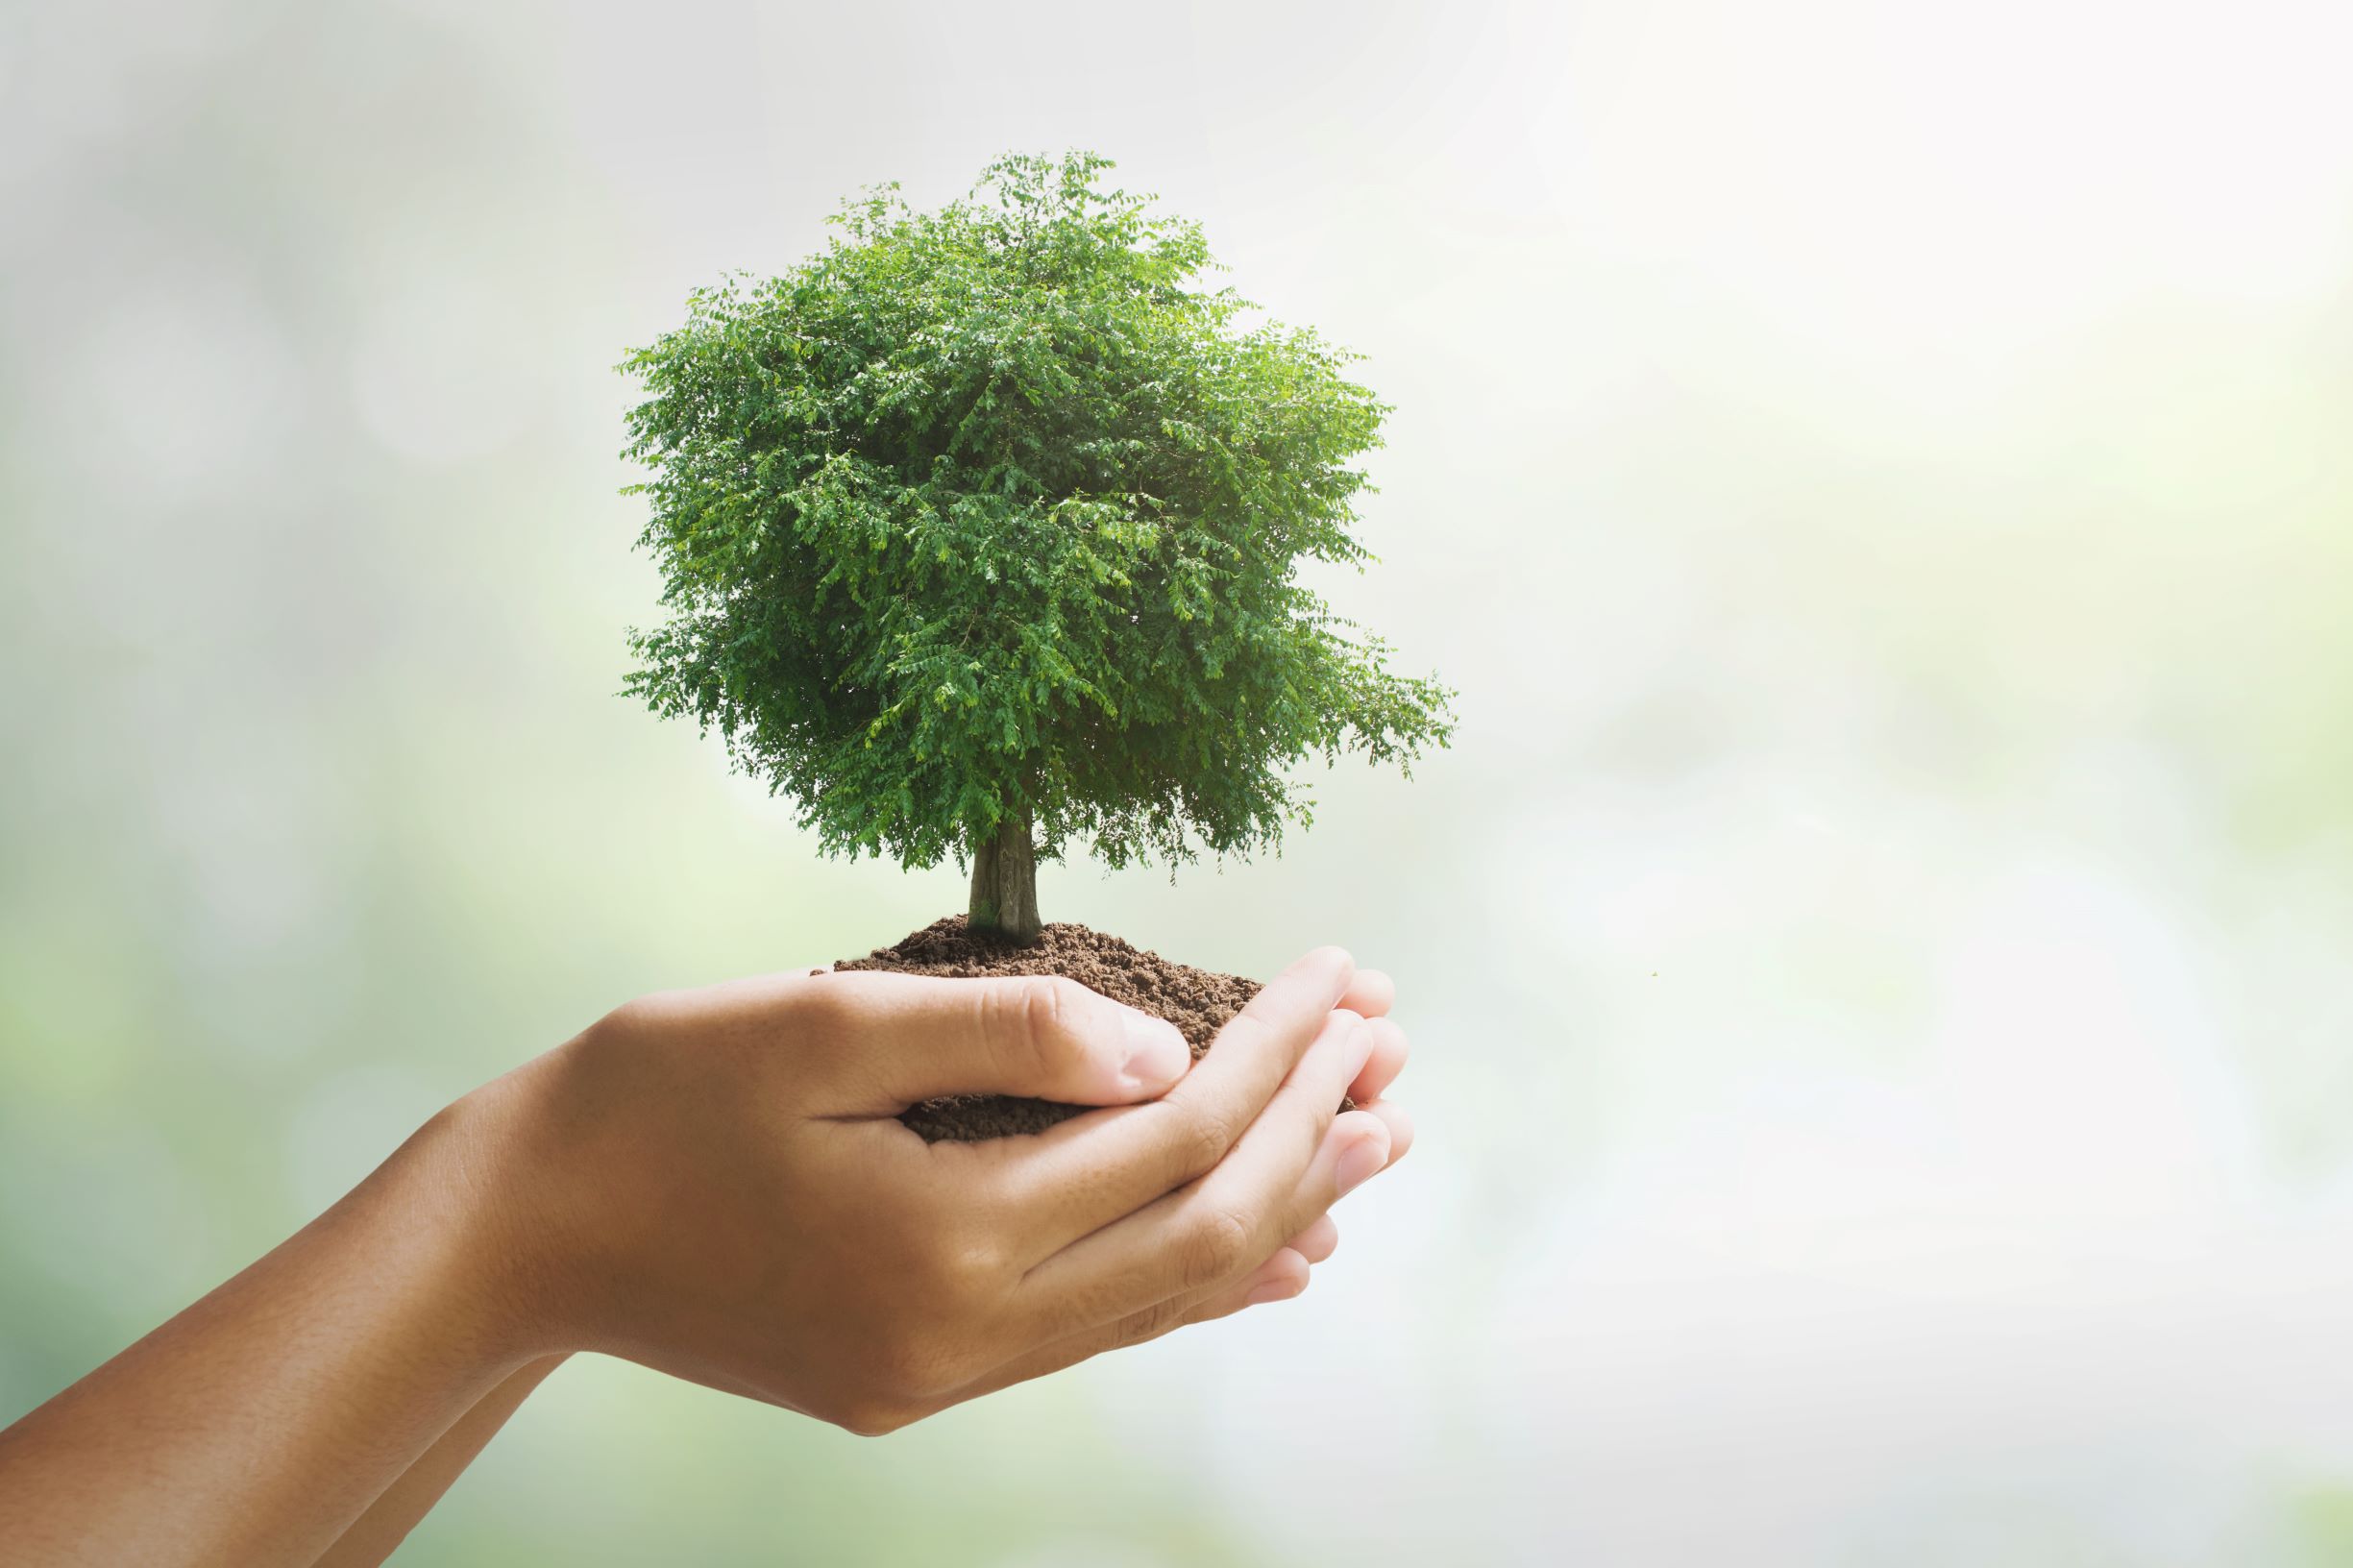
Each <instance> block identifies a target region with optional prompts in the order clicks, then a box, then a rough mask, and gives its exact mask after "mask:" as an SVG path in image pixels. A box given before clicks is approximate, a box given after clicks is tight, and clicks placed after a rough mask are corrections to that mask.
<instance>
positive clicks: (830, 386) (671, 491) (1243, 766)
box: [622, 154, 1449, 866]
mask: <svg viewBox="0 0 2353 1568" xmlns="http://www.w3.org/2000/svg"><path fill="white" fill-rule="evenodd" d="M1110 167H1111V164H1110V162H1109V161H1108V160H1107V159H1101V158H1097V157H1093V156H1091V155H1085V154H1073V155H1070V156H1068V157H1066V158H1064V159H1060V160H1056V159H1045V158H1035V157H1010V158H1006V159H1000V160H998V161H997V162H996V163H994V164H993V165H991V166H990V168H989V169H988V170H987V171H986V172H985V173H984V175H983V176H982V180H981V183H980V184H978V185H977V186H976V187H975V188H974V190H973V191H972V193H971V194H970V195H968V196H967V197H966V198H965V199H963V200H961V201H959V202H956V203H953V204H951V205H949V206H948V207H946V208H944V209H942V210H940V211H938V212H930V213H925V212H917V211H914V210H912V209H911V208H908V207H907V205H906V204H905V203H904V202H903V201H901V200H900V199H899V197H898V195H897V192H896V187H895V186H885V187H882V188H881V189H879V190H876V191H873V192H870V194H869V195H868V196H867V197H865V198H864V199H861V200H856V201H852V202H849V203H846V204H845V206H844V208H843V209H842V211H841V212H840V213H839V214H838V215H837V216H836V218H835V219H834V220H833V221H834V222H835V223H836V224H837V225H838V226H839V228H840V229H841V231H842V232H841V233H839V234H838V235H836V237H835V238H834V240H833V242H832V244H831V246H830V247H829V248H828V249H827V250H826V251H825V252H824V253H823V254H822V255H820V256H817V257H812V258H811V259H809V260H808V261H805V262H803V263H802V264H801V265H799V266H798V267H796V268H795V269H793V270H792V271H790V272H787V273H785V274H784V275H783V276H782V277H779V278H776V279H773V280H770V281H767V282H757V281H752V280H748V279H743V278H736V279H730V280H729V281H727V282H724V283H723V284H722V285H721V286H719V287H717V288H713V289H707V290H701V291H699V292H698V293H696V294H695V296H694V297H693V300H692V302H691V304H692V310H691V315H690V317H689V319H688V321H687V323H686V324H685V325H684V326H683V327H680V328H678V329H677V330H675V331H671V332H669V333H667V334H665V335H664V336H663V337H662V338H661V339H660V340H659V341H658V342H656V343H654V344H653V345H652V346H651V347H650V348H647V349H643V350H640V351H638V352H637V353H635V354H633V355H630V357H629V358H628V359H627V360H626V361H625V362H624V364H623V367H622V368H623V369H624V370H626V371H629V372H632V373H634V374H635V375H636V376H638V377H640V378H641V379H642V380H643V384H644V388H645V394H646V397H645V401H644V402H643V403H641V404H638V406H637V407H636V408H635V409H633V410H632V411H631V413H630V415H629V430H630V434H631V437H632V439H631V442H630V444H629V446H628V448H627V449H626V455H628V456H630V457H632V458H635V459H637V460H639V461H640V462H642V463H643V464H645V465H646V466H647V467H648V468H649V469H650V478H648V479H647V480H646V482H645V483H643V484H640V485H635V486H632V487H631V493H633V494H643V495H646V496H648V497H650V499H651V502H652V508H653V515H652V520H651V521H650V523H649V524H648V525H647V527H646V530H645V533H644V535H643V537H642V539H641V540H640V544H641V545H642V546H643V547H645V548H646V549H648V550H650V551H652V552H653V554H654V555H655V556H656V558H657V559H658V560H659V562H660V564H661V570H662V576H663V596H662V602H663V603H664V605H665V606H666V607H667V608H668V610H669V612H670V619H669V621H668V623H667V624H665V625H661V626H659V627H657V628H656V629H653V630H650V631H642V632H637V633H634V634H633V635H632V638H631V644H632V646H633V648H634V649H635V650H636V652H637V654H638V655H639V658H640V661H641V662H640V666H639V668H638V669H637V671H636V672H635V674H633V675H632V676H631V677H630V681H629V685H628V690H629V691H631V692H632V693H635V694H637V695H639V696H642V697H644V698H646V699H647V700H648V702H649V703H650V704H651V706H652V707H653V708H654V709H655V710H656V711H657V712H659V713H661V714H664V715H666V716H679V715H687V714H691V715H693V716H694V717H695V718H696V719H697V720H698V721H699V723H701V724H702V725H703V726H704V728H705V729H706V730H707V729H709V728H711V727H713V726H716V727H717V728H718V729H719V730H720V731H721V732H722V733H723V735H724V736H725V738H726V742H727V745H728V747H729V749H730V751H731V752H732V754H733V755H734V757H735V759H736V760H737V762H738V763H739V765H741V766H742V767H743V768H745V769H746V770H747V771H748V772H751V773H753V774H755V775H757V776H760V777H763V778H765V779H766V780H768V782H769V783H770V785H771V787H772V789H773V790H775V791H777V792H779V793H784V794H789V795H791V796H793V797H794V798H795V799H797V801H798V802H799V803H800V807H801V812H802V818H803V821H805V822H806V823H808V824H809V825H812V826H814V827H815V828H816V829H817V831H818V832H819V834H820V836H821V841H822V843H823V844H824V845H825V846H826V848H827V849H828V850H831V851H835V852H846V853H851V854H855V853H857V852H859V851H861V850H870V851H873V852H876V853H880V852H882V851H885V850H888V851H889V852H890V853H892V854H894V855H895V856H896V857H897V858H898V859H899V860H900V861H901V862H903V863H905V864H907V865H910V866H931V865H935V864H937V863H938V862H939V861H940V860H941V859H942V858H944V857H945V856H949V855H958V856H961V855H962V854H963V853H964V852H965V851H966V850H967V849H968V848H969V847H970V846H971V845H975V844H977V843H979V842H981V841H982V840H983V839H984V838H985V837H986V836H987V835H988V834H989V833H990V832H991V831H992V830H993V827H994V826H995V824H996V823H997V822H998V821H1000V819H1003V818H1006V817H1009V816H1017V815H1019V814H1020V813H1022V812H1023V811H1024V810H1026V812H1027V814H1028V815H1029V816H1030V817H1031V818H1032V819H1033V820H1034V821H1035V823H1036V827H1037V836H1038V844H1039V849H1040V852H1041V853H1042V854H1046V855H1057V854H1060V853H1061V852H1062V850H1063V848H1064V847H1065V845H1066V844H1068V843H1069V842H1070V841H1071V840H1073V839H1085V840H1088V841H1091V843H1092V845H1093V846H1094V849H1095V852H1096V853H1097V854H1098V855H1100V856H1101V857H1102V858H1103V859H1105V860H1106V861H1108V862H1109V863H1110V864H1112V865H1114V866H1119V865H1124V864H1126V863H1127V862H1129V861H1131V860H1135V859H1140V858H1148V857H1150V856H1153V855H1158V856H1161V857H1164V858H1166V859H1168V860H1170V861H1172V862H1173V861H1178V860H1184V859H1189V858H1190V857H1191V855H1192V854H1193V853H1194V852H1195V847H1196V841H1197V843H1198V845H1199V846H1200V847H1206V848H1208V849H1210V850H1213V851H1214V852H1217V853H1239V852H1245V851H1247V850H1248V849H1250V848H1252V847H1253V846H1257V845H1268V844H1272V843H1275V842H1277V841H1279V838H1280V835H1281V831H1282V827H1283V824H1284V822H1285V821H1286V820H1289V819H1296V820H1300V821H1305V820H1306V819H1307V815H1308V809H1309V807H1310V805H1311V801H1310V799H1309V797H1308V796H1307V795H1306V793H1305V791H1304V790H1303V789H1302V788H1301V786H1300V785H1299V784H1298V783H1296V782H1295V781H1294V780H1292V779H1291V778H1289V777H1288V776H1287V772H1288V771H1289V770H1290V769H1291V768H1292V767H1293V765H1295V764H1297V763H1298V762H1300V761H1302V760H1303V759H1305V758H1306V757H1308V756H1310V755H1311V754H1321V755H1322V756H1323V757H1324V758H1325V759H1326V760H1327V761H1330V760H1333V759H1335V758H1336V757H1337V756H1338V755H1339V754H1340V753H1341V752H1342V751H1347V750H1359V751H1362V752H1363V753H1365V754H1366V755H1367V756H1368V757H1370V758H1371V759H1372V760H1373V761H1375V762H1384V761H1391V760H1395V761H1398V762H1399V763H1400V764H1401V765H1402V764H1404V763H1406V762H1409V760H1410V759H1411V758H1412V757H1413V756H1414V755H1415V754H1417V752H1418V751H1419V749H1420V748H1421V747H1424V746H1426V745H1440V746H1442V745H1444V744H1445V741H1446V738H1447V735H1448V730H1449V720H1448V714H1447V707H1446V701H1447V698H1448V696H1449V694H1448V693H1447V692H1446V690H1445V689H1444V688H1443V687H1441V686H1439V685H1437V684H1436V683H1434V681H1430V680H1423V679H1412V678H1408V677H1404V676H1400V675H1397V674H1392V673H1390V672H1389V670H1388V669H1387V668H1386V665H1385V649H1384V647H1383V645H1382V644H1381V643H1380V642H1378V641H1377V640H1372V639H1363V638H1357V637H1354V636H1352V635H1351V634H1352V632H1353V631H1354V628H1353V627H1352V626H1351V625H1349V624H1348V623H1346V622H1343V621H1340V620H1339V619H1337V618H1336V617H1335V616H1334V615H1332V614H1331V612H1330V611H1329V609H1328V608H1327V607H1326V605H1325V603H1324V602H1323V600H1321V599H1319V598H1318V597H1317V596H1316V595H1315V594H1313V593H1311V592H1310V591H1309V590H1308V589H1307V588H1305V587H1303V586H1302V585H1301V584H1300V583H1299V582H1298V581H1297V580H1296V567H1297V564H1298V562H1299V561H1300V560H1302V559H1304V558H1312V559H1316V560H1322V561H1332V562H1341V563H1349V564H1356V565H1361V564H1362V563H1363V562H1364V561H1365V560H1366V559H1367V556H1366V554H1365V551H1363V549H1362V548H1361V547H1360V545H1359V544H1358V543H1357V542H1356V540H1355V539H1354V538H1353V537H1351V535H1350V532H1349V527H1350V526H1351V524H1352V523H1353V522H1354V521H1355V513H1354V511H1353V503H1354V502H1355V499H1356V497H1357V496H1358V495H1359V494H1360V493H1361V492H1362V491H1363V490H1364V489H1365V487H1366V484H1365V477H1364V475H1363V474H1362V473H1361V472H1360V470H1358V469H1357V468H1355V467H1353V466H1351V465H1352V462H1353V460H1354V459H1355V458H1357V457H1358V455H1359V454H1360V453H1363V452H1365V451H1367V450H1368V449H1370V448H1372V447H1374V446H1376V445H1378V444H1379V440H1380V435H1379V431H1380V425H1381V416H1382V414H1383V412H1384V411H1385V407H1384V405H1383V404H1380V403H1378V402H1376V401H1375V399H1374V398H1373V395H1372V394H1371V393H1370V392H1368V391H1366V390H1365V389H1364V388H1363V387H1361V386H1359V385H1357V384H1355V383H1354V382H1352V381H1350V380H1347V379H1346V377H1345V376H1344V375H1343V374H1342V372H1343V369H1344V367H1345V365H1346V364H1347V363H1348V361H1349V360H1350V359H1351V358H1352V357H1353V356H1352V355H1346V354H1343V353H1341V352H1339V351H1337V350H1336V349H1334V348H1332V347H1331V346H1329V345H1327V344H1326V343H1325V342H1324V341H1323V340H1322V339H1321V338H1320V337H1318V336H1317V335H1316V334H1315V333H1314V332H1313V331H1305V330H1299V329H1290V328H1285V327H1280V326H1274V325H1257V326H1251V325H1246V324H1245V321H1244V316H1245V313H1247V312H1249V311H1250V310H1251V309H1252V306H1249V305H1248V304H1247V302H1245V301H1243V300H1240V299H1238V298H1237V297H1236V296H1235V295H1234V293H1233V292H1232V291H1231V290H1230V289H1216V290H1205V289H1202V288H1198V287H1195V286H1192V285H1193V283H1194V281H1195V280H1196V279H1197V278H1198V277H1199V275H1201V274H1202V273H1203V272H1204V271H1206V270H1209V269H1211V268H1213V266H1214V263H1213V261H1212V259H1211V257H1210V254H1209V251H1208V249H1207V248H1206V247H1205V245H1204V244H1203V242H1202V237H1201V231H1200V228H1199V226H1198V225H1196V224H1193V223H1190V222H1187V221H1184V220H1181V219H1177V218H1173V217H1168V216H1164V215H1160V214H1158V213H1155V212H1154V211H1153V210H1151V207H1150V198H1147V197H1140V196H1131V195H1128V194H1126V193H1125V192H1122V191H1117V190H1112V191H1106V190H1104V189H1103V188H1101V185H1100V184H1099V179H1100V176H1101V175H1102V173H1103V171H1105V170H1107V169H1109V168H1110Z"/></svg>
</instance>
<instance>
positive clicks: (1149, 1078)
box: [1120, 1008, 1192, 1090]
mask: <svg viewBox="0 0 2353 1568" xmlns="http://www.w3.org/2000/svg"><path fill="white" fill-rule="evenodd" d="M1191 1064H1192V1050H1191V1048H1190V1047H1189V1046H1188V1045H1187V1044H1186V1043H1185V1037H1184V1036H1183V1035H1181V1034H1179V1033H1177V1026H1176V1025H1175V1024H1173V1023H1170V1022H1169V1021H1168V1020H1167V1019H1165V1018H1155V1017H1147V1016H1146V1015H1144V1014H1141V1013H1139V1012H1136V1011H1135V1010H1134V1009H1133V1008H1131V1009H1129V1010H1128V1013H1127V1065H1126V1066H1123V1067H1122V1068H1121V1069H1120V1071H1121V1074H1122V1085H1121V1087H1122V1088H1125V1089H1128V1090H1140V1089H1149V1090H1162V1089H1165V1088H1167V1087H1168V1086H1169V1085H1170V1084H1172V1083H1174V1082H1176V1080H1177V1079H1178V1078H1179V1077H1181V1076H1183V1074H1184V1071H1185V1069H1186V1068H1187V1067H1188V1066H1191Z"/></svg>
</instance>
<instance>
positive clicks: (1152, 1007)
mask: <svg viewBox="0 0 2353 1568" xmlns="http://www.w3.org/2000/svg"><path fill="white" fill-rule="evenodd" d="M834 968H836V969H896V970H900V971H902V972H905V973H908V974H937V975H949V976H954V977H956V978H959V979H971V978H973V977H976V976H981V975H993V974H1063V975H1068V976H1069V977H1070V978H1071V979H1073V980H1076V981H1078V982H1079V983H1080V984H1081V985H1084V986H1087V987H1089V988H1091V989H1092V990H1094V991H1098V992H1102V993H1103V994H1104V995H1106V996H1109V997H1110V998H1111V999H1112V1000H1113V1001H1115V1002H1125V1003H1127V1005H1128V1006H1130V1007H1133V1008H1137V1009H1139V1010H1140V1011H1142V1012H1145V1013H1149V1014H1152V1015H1153V1016H1154V1017H1163V1018H1166V1019H1167V1020H1168V1021H1169V1022H1170V1023H1173V1024H1175V1025H1176V1026H1177V1030H1178V1032H1179V1033H1181V1034H1182V1035H1184V1037H1185V1041H1186V1043H1187V1044H1189V1045H1190V1046H1191V1047H1192V1052H1193V1060H1195V1061H1196V1062H1197V1061H1199V1060H1200V1059H1201V1057H1202V1056H1203V1055H1204V1054H1205V1053H1206V1052H1207V1051H1208V1050H1209V1048H1210V1041H1212V1040H1213V1039H1215V1038H1216V1035H1217V1031H1218V1030H1220V1029H1222V1028H1224V1027H1225V1025H1226V1020H1227V1019H1229V1018H1231V1017H1234V1015H1235V1014H1237V1013H1239V1012H1240V1011H1241V1010H1242V1004H1243V1003H1245V1002H1247V1001H1249V1000H1250V998H1251V997H1253V996H1255V995H1257V994H1258V991H1259V983H1258V982H1257V981H1256V980H1245V979H1243V978H1242V977H1241V976H1239V975H1237V974H1219V973H1217V972H1216V971H1215V970H1213V969H1196V968H1193V967H1192V966H1191V965H1189V964H1175V963H1171V962H1169V961H1168V960H1167V959H1164V958H1163V957H1161V956H1160V954H1158V953H1150V952H1145V951H1144V950H1143V949H1141V948H1140V947H1133V946H1130V945H1129V944H1128V943H1124V942H1121V941H1120V940H1119V939H1118V938H1117V937H1115V936H1110V935H1107V934H1106V933H1104V932H1101V931H1094V930H1090V929H1089V928H1088V927H1086V926H1083V925H1077V924H1071V923H1066V922H1057V923H1054V924H1051V925H1047V926H1045V927H1044V928H1043V929H1042V930H1041V931H1040V932H1039V934H1038V942H1037V944H1036V945H1034V946H1029V947H1017V946H1014V945H1012V944H1010V943H1003V942H998V941H996V940H994V939H993V938H989V937H981V936H975V935H973V934H972V933H971V932H969V931H967V930H966V929H965V923H964V917H963V916H961V915H950V916H948V917H946V918H945V919H938V920H934V921H932V923H931V924H929V925H927V926H925V927H923V929H922V930H920V931H917V932H914V933H912V934H910V935H909V936H907V937H906V938H905V939H903V940H902V941H900V942H898V943H895V945H893V946H889V947H877V948H875V949H874V950H873V952H871V953H870V954H868V955H867V956H866V957H864V958H856V959H849V960H847V961H846V962H843V963H840V964H836V965H835V966H834ZM1086 1109H1088V1108H1087V1107H1085V1106H1078V1105H1060V1104H1057V1103H1056V1102H1054V1101H1052V1100H1034V1099H1028V1098H1025V1097H1018V1096H1015V1095H1009V1094H950V1095H946V1096H944V1097H943V1098H940V1099H936V1100H925V1101H924V1102H923V1103H922V1104H920V1105H918V1106H915V1107H913V1108H911V1109H910V1110H908V1111H907V1112H906V1113H905V1114H904V1115H901V1116H900V1117H899V1119H900V1120H901V1121H903V1122H905V1123H906V1124H907V1125H908V1126H910V1127H912V1128H914V1129H915V1130H916V1131H917V1132H919V1133H920V1134H922V1135H923V1137H924V1138H925V1139H928V1140H929V1141H931V1142H934V1143H939V1142H943V1141H948V1140H954V1141H958V1142H976V1141H978V1140H980V1139H990V1138H1005V1137H1008V1136H1011V1135H1013V1134H1017V1133H1040V1132H1043V1131H1045V1129H1047V1128H1048V1127H1051V1126H1053V1125H1054V1124H1055V1123H1057V1122H1061V1121H1066V1120H1068V1119H1069V1118H1070V1117H1072V1116H1075V1115H1078V1114H1079V1113H1080V1112H1082V1111H1084V1110H1086Z"/></svg>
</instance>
